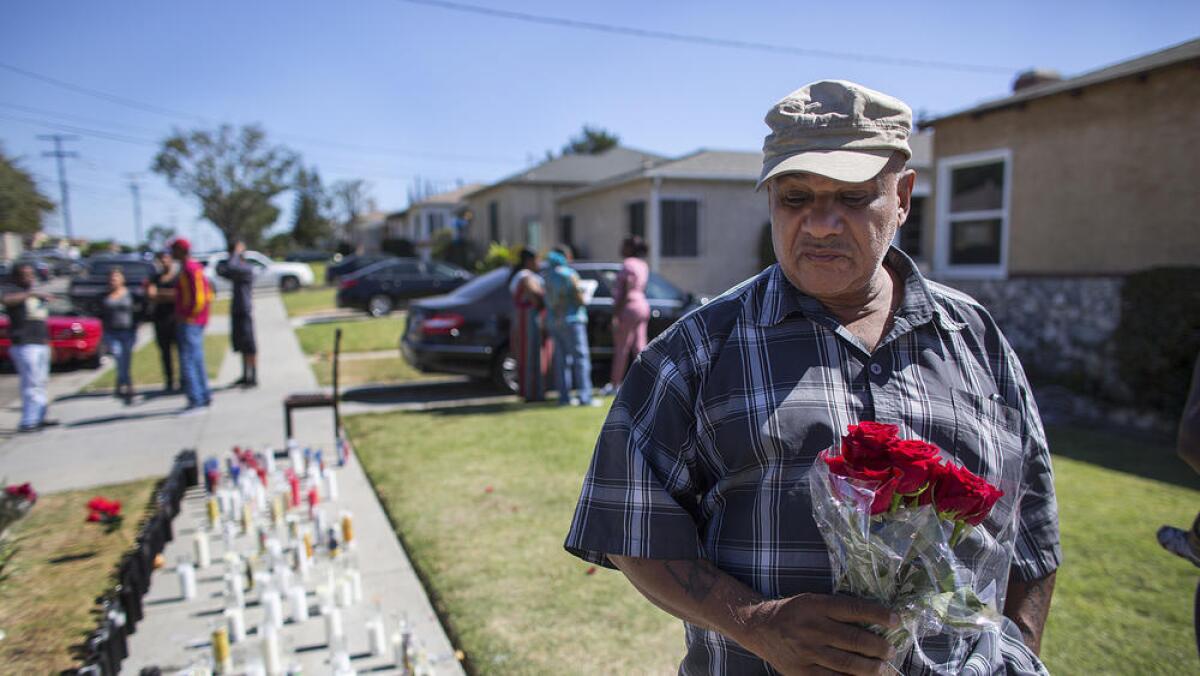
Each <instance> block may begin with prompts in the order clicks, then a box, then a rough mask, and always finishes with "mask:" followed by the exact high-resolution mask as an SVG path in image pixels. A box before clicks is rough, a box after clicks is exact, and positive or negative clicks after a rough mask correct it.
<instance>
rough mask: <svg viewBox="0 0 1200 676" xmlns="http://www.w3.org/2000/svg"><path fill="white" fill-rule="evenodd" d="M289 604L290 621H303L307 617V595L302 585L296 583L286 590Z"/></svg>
mask: <svg viewBox="0 0 1200 676" xmlns="http://www.w3.org/2000/svg"><path fill="white" fill-rule="evenodd" d="M288 600H289V601H290V603H289V605H290V606H291V611H292V622H297V623H298V622H303V621H305V620H307V619H308V596H307V594H306V593H305V591H304V587H303V586H301V585H296V586H294V587H292V588H291V589H290V590H289V591H288Z"/></svg>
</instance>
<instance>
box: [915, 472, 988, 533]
mask: <svg viewBox="0 0 1200 676" xmlns="http://www.w3.org/2000/svg"><path fill="white" fill-rule="evenodd" d="M931 492H932V493H933V496H932V499H933V506H934V509H936V510H937V511H938V513H939V514H943V515H945V517H946V518H948V519H951V520H953V521H963V522H965V523H967V524H970V525H972V526H978V525H979V524H981V523H983V520H984V519H986V518H987V515H988V513H990V512H991V511H992V507H994V506H995V504H996V502H997V501H998V500H1000V498H1001V497H1003V496H1004V491H1002V490H1000V489H999V488H996V487H995V486H993V485H991V484H990V483H988V482H987V480H986V479H984V478H983V477H981V476H979V475H977V474H975V473H974V472H972V471H971V470H969V469H967V468H965V467H960V466H958V465H947V466H945V467H943V468H942V471H941V472H939V476H938V478H937V480H936V481H935V482H934V484H933V490H932V491H931Z"/></svg>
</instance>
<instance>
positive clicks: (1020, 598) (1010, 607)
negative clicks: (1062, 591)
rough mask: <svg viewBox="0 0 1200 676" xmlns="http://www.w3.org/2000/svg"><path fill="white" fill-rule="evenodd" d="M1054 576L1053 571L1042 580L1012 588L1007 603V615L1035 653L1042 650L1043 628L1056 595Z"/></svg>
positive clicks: (1023, 583)
mask: <svg viewBox="0 0 1200 676" xmlns="http://www.w3.org/2000/svg"><path fill="white" fill-rule="evenodd" d="M1054 578H1055V575H1054V573H1051V574H1050V575H1048V576H1046V577H1044V578H1042V579H1040V580H1030V581H1028V582H1022V583H1019V585H1018V586H1017V587H1016V588H1015V589H1010V591H1009V594H1010V596H1009V598H1010V600H1009V602H1008V603H1007V604H1005V605H1006V606H1007V607H1006V608H1005V611H1006V612H1005V615H1008V617H1009V619H1011V620H1012V621H1013V623H1014V624H1016V625H1017V628H1018V629H1020V631H1021V635H1022V636H1023V637H1024V638H1025V644H1026V645H1027V646H1029V648H1030V649H1031V650H1033V652H1034V653H1035V654H1038V653H1040V651H1041V644H1042V630H1043V629H1045V627H1046V618H1047V617H1048V616H1049V615H1050V599H1051V597H1052V596H1053V595H1054ZM1014 591H1015V592H1017V593H1016V594H1014V593H1013V592H1014Z"/></svg>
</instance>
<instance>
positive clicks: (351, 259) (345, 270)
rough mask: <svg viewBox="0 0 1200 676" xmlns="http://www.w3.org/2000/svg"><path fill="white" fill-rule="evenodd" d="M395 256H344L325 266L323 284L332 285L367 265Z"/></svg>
mask: <svg viewBox="0 0 1200 676" xmlns="http://www.w3.org/2000/svg"><path fill="white" fill-rule="evenodd" d="M391 258H395V256H393V255H391V254H366V255H357V254H356V255H351V256H346V257H345V258H343V259H342V260H340V261H337V262H336V263H330V264H329V265H327V266H325V285H326V286H333V285H334V284H336V283H337V281H338V280H339V279H341V278H342V277H345V276H346V275H350V274H353V273H355V272H358V271H359V270H362V269H363V268H365V267H367V266H369V265H375V264H376V263H378V262H380V261H386V260H388V259H391Z"/></svg>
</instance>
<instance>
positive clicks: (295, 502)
mask: <svg viewBox="0 0 1200 676" xmlns="http://www.w3.org/2000/svg"><path fill="white" fill-rule="evenodd" d="M287 479H288V485H289V486H291V489H292V507H299V506H300V477H298V476H296V474H295V473H294V472H289V473H288V478H287Z"/></svg>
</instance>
